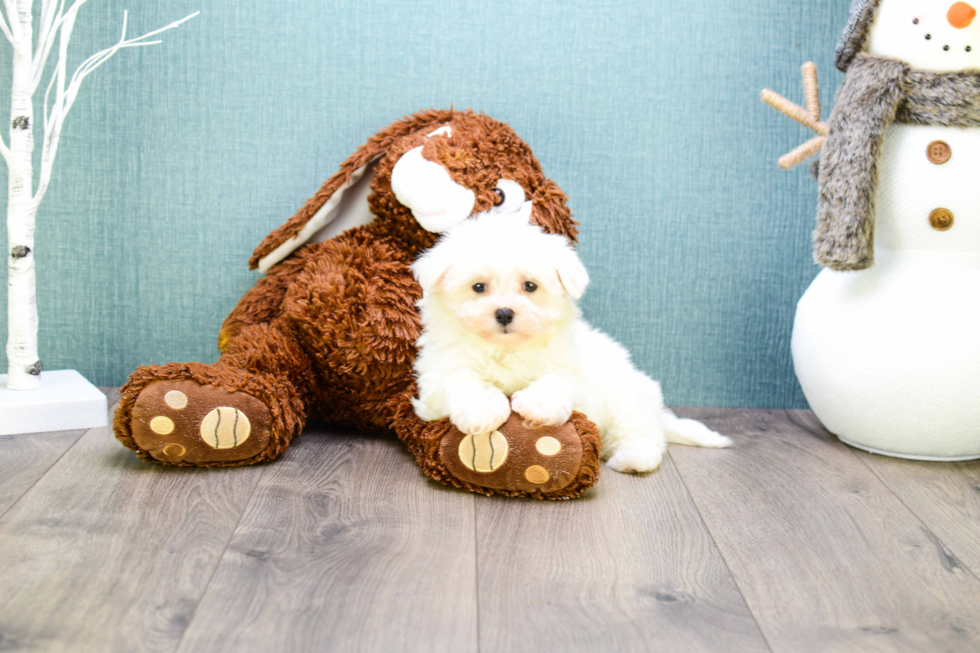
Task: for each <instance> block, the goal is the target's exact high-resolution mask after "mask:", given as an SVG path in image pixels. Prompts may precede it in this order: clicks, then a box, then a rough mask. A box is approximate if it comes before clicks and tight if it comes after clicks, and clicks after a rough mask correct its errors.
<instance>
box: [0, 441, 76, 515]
mask: <svg viewBox="0 0 980 653" xmlns="http://www.w3.org/2000/svg"><path fill="white" fill-rule="evenodd" d="M84 433H85V431H84V430H81V431H57V432H55V433H29V434H25V435H0V516H2V515H3V514H4V513H5V512H7V510H9V509H10V507H11V506H12V505H14V504H15V503H17V500H18V499H20V498H21V497H22V496H23V495H24V493H25V492H27V491H28V490H29V489H31V487H32V486H33V485H34V484H35V483H37V480H38V479H39V478H41V477H42V476H44V473H45V472H47V471H48V469H50V467H51V466H52V465H53V464H55V462H57V461H58V459H59V458H61V456H63V455H64V453H65V452H66V451H68V449H69V448H71V446H72V445H73V444H75V442H77V441H78V439H79V438H80V437H82V435H83V434H84Z"/></svg>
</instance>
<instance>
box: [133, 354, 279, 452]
mask: <svg viewBox="0 0 980 653" xmlns="http://www.w3.org/2000/svg"><path fill="white" fill-rule="evenodd" d="M223 377H228V378H223ZM236 377H240V378H236ZM262 385H263V384H261V383H259V382H257V380H256V379H255V377H250V376H249V375H247V374H244V373H240V372H238V373H237V374H236V373H235V372H231V371H228V370H219V369H215V368H211V367H210V366H206V365H199V364H189V365H178V364H171V365H167V366H163V367H155V368H140V369H139V370H137V371H136V372H134V373H133V375H132V376H131V377H130V381H129V383H127V384H126V385H125V386H124V387H123V389H122V392H121V394H122V397H121V400H120V404H119V408H118V409H117V411H116V418H115V422H114V427H115V430H116V437H117V438H118V439H119V440H120V441H121V442H122V443H123V444H125V445H126V446H127V447H129V448H130V449H132V450H133V451H135V452H136V454H137V455H138V456H139V457H140V458H142V459H143V460H145V461H147V462H157V463H161V464H164V465H197V466H235V465H247V464H251V463H256V462H260V461H262V460H269V459H271V458H274V457H275V456H277V455H278V454H279V453H280V452H281V451H282V450H283V449H285V448H286V445H287V444H288V442H289V440H290V439H291V437H289V434H284V430H285V429H284V428H283V424H282V420H281V419H279V420H277V419H276V417H277V416H276V415H275V413H277V412H280V411H277V410H276V409H277V408H278V406H277V405H276V402H270V403H271V404H272V405H271V406H270V404H267V403H266V402H265V401H263V400H261V399H259V398H258V397H261V396H262V395H263V394H265V392H263V391H264V390H268V389H267V388H264V387H262ZM249 386H252V387H249Z"/></svg>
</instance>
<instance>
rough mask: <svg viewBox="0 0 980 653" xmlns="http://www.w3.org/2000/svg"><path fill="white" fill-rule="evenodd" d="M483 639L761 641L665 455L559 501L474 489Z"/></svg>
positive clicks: (682, 645) (594, 646)
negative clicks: (482, 495)
mask: <svg viewBox="0 0 980 653" xmlns="http://www.w3.org/2000/svg"><path fill="white" fill-rule="evenodd" d="M477 534H478V535H477V538H478V539H477V547H478V553H479V596H480V601H479V604H480V650H481V651H484V652H491V651H501V652H511V651H564V652H572V651H633V650H636V651H646V650H665V651H666V650H679V651H713V652H715V651H765V650H768V648H767V647H766V644H765V642H764V640H763V638H762V635H761V634H760V632H759V629H758V627H757V626H756V624H755V622H754V621H753V619H752V616H751V615H750V614H749V611H748V609H747V607H746V605H745V603H744V602H743V600H742V598H741V596H740V595H739V592H738V589H737V588H736V587H735V583H734V582H733V581H732V578H731V576H730V575H729V572H728V570H727V569H726V567H725V564H724V562H723V561H722V559H721V556H720V555H719V554H718V551H717V549H716V548H715V546H714V544H713V543H712V541H711V537H710V535H708V533H707V531H706V530H705V528H704V525H703V524H702V522H701V520H700V519H699V517H698V514H697V511H696V509H695V507H694V505H693V504H692V502H691V500H690V498H689V497H688V495H687V492H686V490H685V489H684V486H683V484H682V483H681V480H680V478H679V477H678V475H677V472H676V470H675V469H674V467H673V465H672V464H671V462H670V461H669V460H665V461H664V464H663V466H662V467H661V469H660V470H659V471H657V472H656V473H654V474H651V475H647V476H642V477H636V476H626V475H622V474H617V473H615V472H613V471H611V470H609V469H608V468H604V470H603V477H602V479H601V480H600V482H599V484H598V486H597V487H596V488H595V489H594V490H591V491H590V492H589V493H588V494H587V495H586V497H585V498H583V499H580V500H578V501H571V502H567V503H549V502H544V503H543V502H538V501H516V500H513V499H500V498H493V499H479V500H478V501H477Z"/></svg>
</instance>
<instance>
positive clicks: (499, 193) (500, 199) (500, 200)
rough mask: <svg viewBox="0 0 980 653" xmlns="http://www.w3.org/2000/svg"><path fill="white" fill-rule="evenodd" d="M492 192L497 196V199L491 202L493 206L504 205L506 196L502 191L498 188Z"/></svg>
mask: <svg viewBox="0 0 980 653" xmlns="http://www.w3.org/2000/svg"><path fill="white" fill-rule="evenodd" d="M493 192H494V193H495V194H496V195H497V199H495V200H494V201H493V205H494V206H500V205H501V204H503V203H504V200H505V199H507V195H506V194H505V193H504V191H502V190H500V189H499V188H494V189H493Z"/></svg>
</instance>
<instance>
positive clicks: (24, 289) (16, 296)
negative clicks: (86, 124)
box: [7, 0, 41, 390]
mask: <svg viewBox="0 0 980 653" xmlns="http://www.w3.org/2000/svg"><path fill="white" fill-rule="evenodd" d="M16 3H17V16H16V22H17V23H18V24H17V25H14V24H11V25H10V27H11V31H12V32H13V36H14V43H13V46H14V48H13V49H14V52H13V85H12V87H11V94H10V95H11V100H10V154H9V160H8V161H7V169H8V175H7V245H8V247H9V251H8V259H7V328H8V339H7V374H8V376H7V387H8V388H9V389H11V390H34V389H36V388H38V387H40V385H41V361H40V360H39V358H38V354H37V288H36V281H35V279H36V278H35V274H34V219H35V216H36V215H37V204H36V203H35V202H34V192H33V191H34V163H33V159H32V157H33V154H34V107H33V101H32V96H33V95H34V80H33V77H34V71H33V67H32V65H31V62H32V58H33V55H34V49H33V47H32V39H33V25H32V24H31V23H32V18H31V10H32V7H31V5H32V4H33V2H32V0H16ZM8 17H9V18H10V22H11V23H14V20H15V17H14V16H9V14H8Z"/></svg>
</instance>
